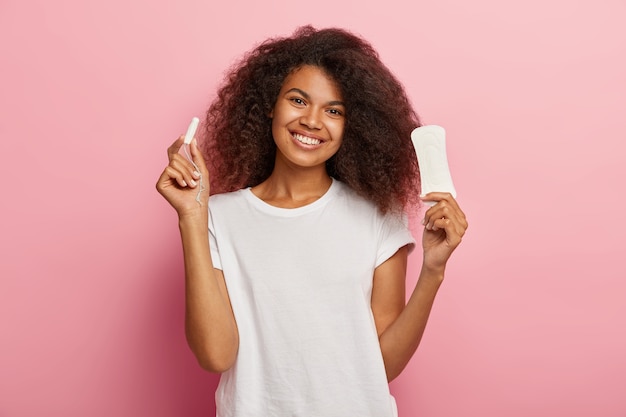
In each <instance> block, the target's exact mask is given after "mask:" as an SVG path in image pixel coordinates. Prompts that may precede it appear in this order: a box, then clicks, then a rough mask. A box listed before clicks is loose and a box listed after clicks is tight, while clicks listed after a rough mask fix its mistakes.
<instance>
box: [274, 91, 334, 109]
mask: <svg viewBox="0 0 626 417" xmlns="http://www.w3.org/2000/svg"><path fill="white" fill-rule="evenodd" d="M294 92H295V93H298V94H300V95H301V96H302V97H304V98H305V99H307V100H310V99H311V96H310V95H309V93H307V92H306V91H303V90H300V89H299V88H296V87H294V88H290V89H289V90H288V91H287V92H286V93H285V94H287V93H294ZM326 104H327V105H329V106H343V107H346V105H345V103H344V102H343V101H341V100H332V101H329V102H328V103H326Z"/></svg>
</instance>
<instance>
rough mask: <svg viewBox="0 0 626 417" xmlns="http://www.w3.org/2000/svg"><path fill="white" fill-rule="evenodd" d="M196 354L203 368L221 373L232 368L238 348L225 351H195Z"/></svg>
mask: <svg viewBox="0 0 626 417" xmlns="http://www.w3.org/2000/svg"><path fill="white" fill-rule="evenodd" d="M194 354H195V356H196V360H197V361H198V365H200V367H201V368H202V369H204V370H205V371H208V372H212V373H216V374H221V373H223V372H226V371H228V370H229V369H230V368H232V367H233V365H234V364H235V359H236V358H237V351H236V350H231V351H224V352H208V351H194Z"/></svg>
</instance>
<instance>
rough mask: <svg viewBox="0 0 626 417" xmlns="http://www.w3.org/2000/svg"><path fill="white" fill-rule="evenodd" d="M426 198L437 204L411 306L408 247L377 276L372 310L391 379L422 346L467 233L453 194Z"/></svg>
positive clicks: (427, 220)
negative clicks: (452, 258) (450, 263)
mask: <svg viewBox="0 0 626 417" xmlns="http://www.w3.org/2000/svg"><path fill="white" fill-rule="evenodd" d="M424 200H426V201H435V202H436V204H435V205H434V206H433V207H431V208H430V209H429V210H427V211H426V214H425V217H424V234H423V238H422V246H423V249H424V259H423V263H422V270H421V272H420V276H419V278H418V280H417V284H416V286H415V289H414V290H413V293H412V294H411V297H410V298H409V301H408V302H407V303H406V305H405V277H406V266H407V249H406V247H404V248H401V249H400V250H398V251H397V252H396V253H395V254H394V255H393V256H392V257H391V258H389V259H388V260H387V261H386V262H384V263H383V264H381V265H380V266H379V267H378V268H376V271H375V272H374V287H373V290H372V311H373V313H374V321H375V322H376V329H377V331H378V336H379V340H380V348H381V351H382V354H383V360H384V362H385V370H386V372H387V380H389V381H391V380H393V379H394V378H396V377H397V376H398V375H399V374H400V373H401V372H402V370H403V369H404V368H405V367H406V365H407V363H408V362H409V360H410V359H411V357H412V356H413V354H414V353H415V350H416V349H417V347H418V346H419V343H420V341H421V339H422V335H423V334H424V330H425V329H426V323H427V322H428V317H429V315H430V311H431V309H432V306H433V303H434V301H435V297H436V295H437V291H438V290H439V287H440V285H441V283H442V282H443V279H444V274H445V268H446V264H447V262H448V259H449V258H450V255H451V254H452V252H453V251H454V249H456V247H457V246H458V245H459V244H460V243H461V238H462V237H463V235H464V234H465V230H466V229H467V220H466V218H465V214H464V213H463V211H462V210H461V209H460V207H459V206H458V204H457V202H456V200H455V199H454V198H453V197H452V196H451V195H449V194H447V193H446V194H442V193H430V194H428V195H427V196H426V197H425V198H424Z"/></svg>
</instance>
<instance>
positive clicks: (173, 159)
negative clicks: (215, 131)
mask: <svg viewBox="0 0 626 417" xmlns="http://www.w3.org/2000/svg"><path fill="white" fill-rule="evenodd" d="M183 139H184V137H183V136H181V137H179V138H178V139H177V140H176V141H175V142H174V143H173V144H172V145H171V146H170V147H169V148H168V149H167V156H168V159H169V160H170V163H169V164H168V166H167V167H166V168H165V170H164V172H163V175H165V176H167V178H169V179H171V180H173V181H174V182H176V184H177V185H178V186H179V187H181V188H185V187H191V188H195V187H197V186H198V181H199V180H200V178H201V177H202V173H201V172H199V170H198V169H196V166H194V164H193V163H192V162H191V161H189V159H187V157H186V156H183V155H181V154H180V149H181V147H182V146H184V145H183ZM194 142H195V140H194ZM191 148H192V151H191V152H192V154H193V153H194V152H195V154H196V156H195V158H194V163H196V162H195V161H198V162H201V164H202V167H203V168H204V169H205V170H206V167H205V165H204V159H203V158H202V155H201V154H200V151H199V150H198V148H197V144H195V143H194V144H192V146H191ZM196 165H197V163H196ZM198 168H200V167H199V166H198Z"/></svg>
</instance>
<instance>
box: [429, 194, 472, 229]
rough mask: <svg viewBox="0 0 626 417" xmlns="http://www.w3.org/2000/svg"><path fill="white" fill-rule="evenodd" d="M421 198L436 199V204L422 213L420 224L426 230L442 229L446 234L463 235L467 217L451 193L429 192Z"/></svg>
mask: <svg viewBox="0 0 626 417" xmlns="http://www.w3.org/2000/svg"><path fill="white" fill-rule="evenodd" d="M422 200H424V201H436V204H435V205H434V206H432V207H431V208H430V209H428V210H427V211H426V213H425V215H424V220H423V221H422V224H423V225H424V227H425V228H426V230H432V231H438V230H440V229H444V230H445V231H446V234H448V235H457V236H458V237H459V238H462V237H463V235H464V234H465V231H466V230H467V227H468V223H467V218H466V217H465V213H463V210H461V208H460V207H459V204H458V202H457V201H456V200H455V198H454V197H452V195H451V194H449V193H429V194H427V195H426V196H424V197H423V198H422Z"/></svg>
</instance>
